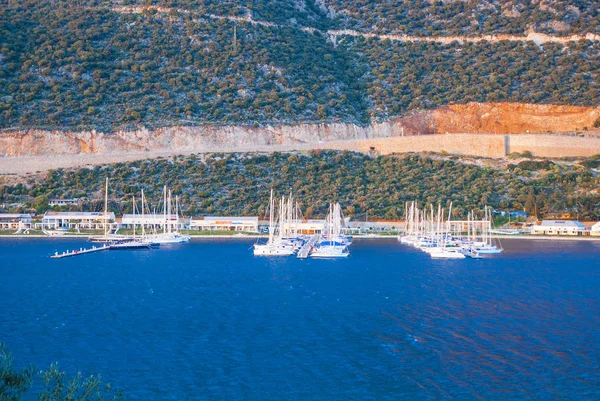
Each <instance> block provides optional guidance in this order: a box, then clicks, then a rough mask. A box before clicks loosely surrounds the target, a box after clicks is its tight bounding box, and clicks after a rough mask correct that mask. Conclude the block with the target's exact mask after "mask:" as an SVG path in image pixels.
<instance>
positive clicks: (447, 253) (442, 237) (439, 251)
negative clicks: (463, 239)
mask: <svg viewBox="0 0 600 401" xmlns="http://www.w3.org/2000/svg"><path fill="white" fill-rule="evenodd" d="M451 214H452V204H450V211H449V213H448V216H450V215H451ZM443 226H445V227H443ZM435 237H436V238H437V243H436V246H434V247H431V248H427V249H425V251H426V252H427V253H429V256H431V258H433V259H464V258H465V255H464V254H463V253H462V251H461V248H460V247H452V246H448V237H449V233H448V224H447V223H444V209H442V208H441V205H439V206H438V215H437V230H436V236H435Z"/></svg>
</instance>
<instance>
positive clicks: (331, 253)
mask: <svg viewBox="0 0 600 401" xmlns="http://www.w3.org/2000/svg"><path fill="white" fill-rule="evenodd" d="M351 243H352V241H350V240H349V239H348V238H347V237H345V236H344V235H343V233H342V211H341V207H340V204H339V203H336V204H334V205H332V204H330V205H329V214H328V215H327V233H326V234H325V235H324V236H323V239H322V240H321V242H320V243H319V245H318V246H317V247H316V248H315V249H314V250H313V252H312V253H311V254H310V256H311V257H313V258H345V257H348V255H349V254H350V252H349V251H348V246H349V245H350V244H351Z"/></svg>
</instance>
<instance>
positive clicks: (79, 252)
mask: <svg viewBox="0 0 600 401" xmlns="http://www.w3.org/2000/svg"><path fill="white" fill-rule="evenodd" d="M109 249H110V245H103V246H98V247H96V246H94V247H91V248H88V249H84V248H79V249H75V250H73V251H65V252H63V253H58V252H55V253H54V255H52V256H50V257H51V258H52V259H61V258H68V257H70V256H77V255H85V254H86V253H92V252H100V251H107V250H109Z"/></svg>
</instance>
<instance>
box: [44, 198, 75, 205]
mask: <svg viewBox="0 0 600 401" xmlns="http://www.w3.org/2000/svg"><path fill="white" fill-rule="evenodd" d="M67 205H77V206H81V199H77V198H72V199H58V198H50V200H49V201H48V206H67Z"/></svg>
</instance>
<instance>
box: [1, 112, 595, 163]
mask: <svg viewBox="0 0 600 401" xmlns="http://www.w3.org/2000/svg"><path fill="white" fill-rule="evenodd" d="M599 117H600V108H588V107H575V106H554V105H532V104H518V103H467V104H462V105H449V106H445V107H441V108H439V109H436V110H427V111H420V112H414V113H412V114H410V115H407V116H404V117H400V118H396V119H394V120H390V121H386V122H382V123H374V124H372V125H370V126H366V127H361V126H357V125H353V124H298V125H280V126H260V127H248V126H217V125H204V126H199V127H169V128H161V129H156V130H147V129H139V130H133V131H118V132H114V133H103V132H96V131H94V130H92V131H79V132H64V131H43V130H34V129H31V130H23V131H8V132H0V157H6V156H17V157H19V156H42V155H69V154H71V155H74V154H109V153H144V152H157V151H177V150H182V151H188V152H189V151H198V152H203V151H213V150H228V149H229V150H236V149H241V150H242V149H243V150H245V151H251V150H252V149H253V148H256V147H265V146H269V145H295V144H298V145H300V144H302V145H310V144H314V146H315V147H319V146H320V145H319V144H322V143H325V142H330V141H341V140H363V139H373V138H389V137H399V136H415V135H428V134H445V133H465V134H519V133H522V134H525V133H529V134H532V133H549V132H566V131H574V130H578V129H583V127H588V128H591V127H592V125H593V123H594V121H596V120H597V119H598V118H599Z"/></svg>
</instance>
